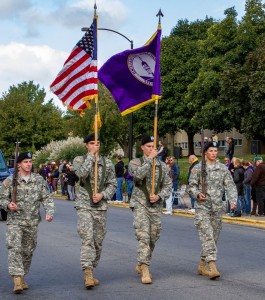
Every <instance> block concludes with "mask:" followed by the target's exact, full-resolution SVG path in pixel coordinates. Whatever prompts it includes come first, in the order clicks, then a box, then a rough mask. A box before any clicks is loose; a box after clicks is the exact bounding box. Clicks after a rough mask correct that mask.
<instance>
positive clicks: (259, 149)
mask: <svg viewBox="0 0 265 300" xmlns="http://www.w3.org/2000/svg"><path fill="white" fill-rule="evenodd" d="M212 135H213V131H212V130H207V129H206V130H204V136H205V137H208V138H209V137H212ZM216 135H217V137H218V142H219V153H220V155H222V154H223V155H224V154H225V153H224V151H225V139H226V137H232V138H233V139H234V142H235V153H234V155H235V156H237V155H248V154H252V155H255V154H257V155H259V154H262V153H265V145H264V143H262V142H261V141H259V140H258V141H257V140H247V139H246V138H245V136H244V135H243V134H241V133H239V132H238V131H237V130H236V129H233V130H231V131H225V132H222V133H217V134H216ZM163 141H164V142H165V143H166V145H167V147H168V149H169V150H170V153H172V154H173V155H174V156H176V157H177V156H179V152H180V149H181V152H182V153H181V154H182V156H188V154H189V149H188V135H187V133H186V132H185V131H184V130H181V131H179V132H177V133H176V134H175V135H174V136H173V135H170V134H167V135H166V137H165V138H164V139H163ZM193 143H194V152H195V155H198V156H200V155H201V135H200V134H195V136H194V139H193Z"/></svg>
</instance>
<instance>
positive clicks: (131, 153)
mask: <svg viewBox="0 0 265 300" xmlns="http://www.w3.org/2000/svg"><path fill="white" fill-rule="evenodd" d="M81 30H82V31H88V30H89V28H88V27H82V29H81ZM98 30H105V31H110V32H114V33H116V34H118V35H120V36H122V37H124V38H125V39H126V40H127V41H129V42H130V45H131V49H133V40H130V39H129V38H128V37H127V36H125V35H124V34H122V33H120V32H118V31H116V30H112V29H108V28H98ZM129 124H130V125H129V147H128V148H129V153H128V154H129V161H130V160H132V156H133V113H130V114H129Z"/></svg>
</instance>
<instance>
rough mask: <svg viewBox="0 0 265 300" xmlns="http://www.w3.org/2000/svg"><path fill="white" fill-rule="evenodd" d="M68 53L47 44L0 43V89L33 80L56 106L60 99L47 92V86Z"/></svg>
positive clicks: (59, 104)
mask: <svg viewBox="0 0 265 300" xmlns="http://www.w3.org/2000/svg"><path fill="white" fill-rule="evenodd" d="M68 55H69V53H68V54H67V53H66V52H63V51H57V50H54V49H52V48H50V47H48V46H45V45H44V46H27V45H25V44H22V43H16V42H11V43H9V44H8V45H0V61H1V73H0V91H1V94H2V92H6V91H7V90H8V88H9V87H10V86H11V85H17V84H18V83H21V82H23V81H29V80H33V81H34V83H35V84H39V85H40V87H41V88H42V87H43V88H44V89H45V91H46V92H47V94H48V95H47V100H49V99H50V98H51V97H53V98H54V100H56V101H55V103H56V105H57V106H60V107H61V108H62V105H61V103H60V101H59V100H58V99H57V97H56V96H55V95H52V94H51V93H50V92H49V86H50V84H51V83H52V81H53V80H54V79H55V77H56V75H57V73H58V72H59V71H60V70H61V68H62V66H63V63H64V61H65V60H66V58H67V57H68Z"/></svg>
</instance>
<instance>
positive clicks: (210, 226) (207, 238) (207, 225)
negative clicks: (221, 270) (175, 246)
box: [195, 210, 223, 262]
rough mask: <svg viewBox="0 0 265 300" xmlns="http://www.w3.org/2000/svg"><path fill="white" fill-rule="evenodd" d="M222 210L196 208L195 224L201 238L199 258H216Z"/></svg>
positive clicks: (207, 259) (208, 259)
mask: <svg viewBox="0 0 265 300" xmlns="http://www.w3.org/2000/svg"><path fill="white" fill-rule="evenodd" d="M222 213H223V212H222V210H221V211H217V212H212V211H206V210H196V212H195V226H196V228H197V230H198V232H199V237H200V240H201V246H202V249H201V259H204V260H206V261H207V262H209V261H211V260H214V261H215V260H216V257H217V241H218V238H219V235H220V232H221V229H222Z"/></svg>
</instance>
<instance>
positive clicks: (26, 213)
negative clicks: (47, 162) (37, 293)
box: [0, 152, 54, 293]
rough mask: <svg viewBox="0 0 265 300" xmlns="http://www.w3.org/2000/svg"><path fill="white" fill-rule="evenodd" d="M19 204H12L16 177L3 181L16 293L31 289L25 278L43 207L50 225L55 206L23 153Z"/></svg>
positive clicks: (1, 198) (1, 193)
mask: <svg viewBox="0 0 265 300" xmlns="http://www.w3.org/2000/svg"><path fill="white" fill-rule="evenodd" d="M17 166H18V175H17V195H16V203H14V202H12V201H11V195H12V191H13V175H12V176H9V177H8V178H7V179H6V180H5V181H4V182H3V186H2V188H1V191H0V206H1V207H2V208H4V209H6V210H7V234H6V242H7V248H8V269H9V274H10V275H11V276H13V278H14V289H13V291H14V292H15V293H21V292H22V291H23V290H25V289H28V288H29V287H28V285H27V284H26V282H25V280H24V276H25V275H26V274H27V273H28V272H29V268H30V265H31V260H32V256H33V252H34V250H35V248H36V246H37V232H38V224H39V222H40V204H42V205H43V207H44V209H45V212H46V221H48V222H51V221H52V219H53V213H54V203H53V200H52V199H51V198H50V194H49V191H48V189H47V184H46V182H45V180H44V179H43V178H42V177H41V176H40V175H39V174H33V173H31V169H32V156H31V153H29V152H24V153H21V154H20V155H19V156H18V158H17Z"/></svg>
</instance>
